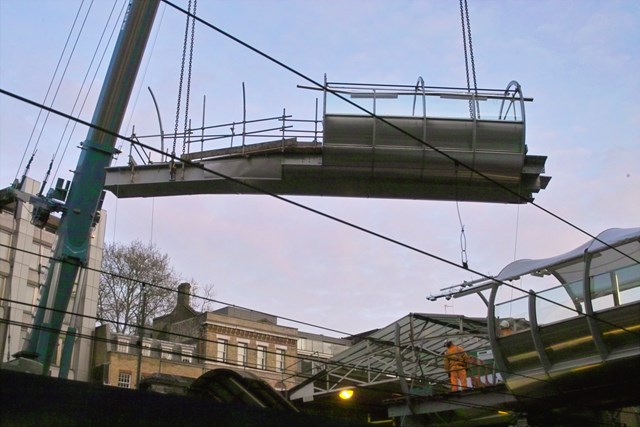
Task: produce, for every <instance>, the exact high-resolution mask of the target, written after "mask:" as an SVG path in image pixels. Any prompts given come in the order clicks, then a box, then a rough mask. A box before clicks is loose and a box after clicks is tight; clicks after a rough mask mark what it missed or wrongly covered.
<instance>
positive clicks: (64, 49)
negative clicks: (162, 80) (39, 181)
mask: <svg viewBox="0 0 640 427" xmlns="http://www.w3.org/2000/svg"><path fill="white" fill-rule="evenodd" d="M83 5H84V0H82V2H81V3H80V6H79V7H78V12H76V16H75V18H74V20H73V24H72V25H71V29H70V30H69V34H68V35H67V40H66V41H65V43H64V47H63V48H62V53H61V54H60V58H58V63H57V64H56V69H55V71H54V72H53V75H52V76H51V81H50V82H49V87H48V88H47V92H46V94H45V96H44V100H43V101H42V103H43V104H44V103H46V102H47V98H48V97H49V92H50V91H51V88H52V87H53V82H54V81H55V77H56V75H57V74H58V69H59V68H60V64H61V63H62V59H63V58H64V52H65V51H66V50H67V46H68V45H69V40H71V35H72V34H73V30H74V28H75V27H76V23H77V22H78V17H79V16H80V12H81V11H82V6H83ZM52 105H53V102H52ZM41 114H42V110H40V111H38V116H37V117H36V121H35V123H34V124H33V128H32V129H31V135H29V140H28V141H27V145H26V146H25V148H24V152H23V154H22V158H21V159H20V163H19V164H18V169H17V170H16V178H17V177H18V173H20V168H22V163H23V162H24V158H25V156H26V154H27V151H28V150H29V147H30V146H31V141H32V140H33V135H34V134H35V132H36V128H37V127H38V122H39V121H40V116H41ZM43 126H44V125H43ZM37 145H38V144H37V143H36V146H35V147H34V149H33V152H34V154H35V152H36V151H37V149H38V146H37ZM32 158H33V156H32Z"/></svg>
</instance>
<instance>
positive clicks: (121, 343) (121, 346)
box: [117, 338, 129, 353]
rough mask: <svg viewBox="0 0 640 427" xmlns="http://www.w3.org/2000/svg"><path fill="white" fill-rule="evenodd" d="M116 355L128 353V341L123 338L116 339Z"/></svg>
mask: <svg viewBox="0 0 640 427" xmlns="http://www.w3.org/2000/svg"><path fill="white" fill-rule="evenodd" d="M117 351H118V353H129V341H128V340H127V339H124V338H118V348H117Z"/></svg>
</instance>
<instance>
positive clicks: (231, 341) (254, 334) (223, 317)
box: [94, 283, 349, 391]
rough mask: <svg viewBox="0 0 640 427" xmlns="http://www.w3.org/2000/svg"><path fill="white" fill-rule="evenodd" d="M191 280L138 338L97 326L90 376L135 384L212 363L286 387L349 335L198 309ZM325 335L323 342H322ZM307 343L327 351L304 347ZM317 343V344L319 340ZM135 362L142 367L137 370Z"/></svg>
mask: <svg viewBox="0 0 640 427" xmlns="http://www.w3.org/2000/svg"><path fill="white" fill-rule="evenodd" d="M189 293H190V285H189V284H188V283H183V284H182V285H180V288H179V294H178V300H177V304H176V307H175V308H174V310H173V311H172V312H171V313H169V314H167V315H165V316H161V317H158V318H156V319H154V322H153V325H152V327H151V328H150V332H147V333H146V334H145V337H144V338H143V339H142V340H140V339H139V338H138V337H134V336H127V335H121V334H115V333H113V332H111V331H110V329H109V327H108V326H107V325H105V326H101V327H100V328H98V329H97V330H96V344H95V351H94V369H95V375H94V379H95V380H96V381H99V382H102V383H104V384H109V385H115V386H120V387H128V388H136V387H137V386H138V379H140V380H142V379H144V378H146V377H149V376H151V375H153V374H164V375H177V376H181V377H189V378H197V377H199V376H200V375H202V374H204V373H205V372H207V371H210V370H212V369H216V368H231V369H234V370H240V371H245V372H249V373H252V374H254V375H256V376H258V377H259V378H261V379H263V380H264V381H266V382H267V383H268V384H269V385H271V386H272V387H274V388H275V389H276V390H279V391H286V390H290V389H291V388H293V387H294V386H296V385H297V384H299V383H300V382H301V381H302V380H303V379H304V378H305V377H307V376H309V375H311V370H312V363H320V362H321V361H322V360H324V359H328V358H329V357H331V356H332V355H333V353H335V352H339V351H342V350H344V349H346V348H347V347H348V345H349V341H348V340H344V339H339V338H330V337H323V336H322V335H315V334H308V333H304V332H300V331H298V329H296V328H292V327H289V326H282V325H278V322H277V317H276V316H273V315H269V314H265V313H261V312H257V311H252V310H246V309H241V308H237V307H224V308H221V309H219V310H215V311H209V312H204V313H199V312H197V311H195V310H193V309H192V308H191V306H190V301H189ZM323 339H324V340H325V341H326V342H327V344H325V345H324V347H323V342H322V341H323ZM310 342H316V344H315V346H316V347H319V348H320V349H321V350H322V349H323V348H324V350H326V351H321V352H317V351H316V353H315V354H314V355H312V353H313V351H308V350H306V349H307V348H313V344H311V347H309V343H310ZM318 343H319V344H318ZM138 366H140V369H139V370H138Z"/></svg>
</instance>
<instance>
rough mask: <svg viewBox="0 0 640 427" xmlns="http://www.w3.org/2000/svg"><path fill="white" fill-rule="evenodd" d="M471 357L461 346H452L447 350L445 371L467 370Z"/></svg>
mask: <svg viewBox="0 0 640 427" xmlns="http://www.w3.org/2000/svg"><path fill="white" fill-rule="evenodd" d="M468 359H469V356H467V353H465V352H464V349H463V348H462V347H460V346H459V345H452V346H451V347H449V348H447V352H446V354H445V356H444V370H445V371H447V372H449V371H453V370H459V369H467V365H468Z"/></svg>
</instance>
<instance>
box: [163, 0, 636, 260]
mask: <svg viewBox="0 0 640 427" xmlns="http://www.w3.org/2000/svg"><path fill="white" fill-rule="evenodd" d="M162 2H164V3H166V4H168V5H169V6H171V7H172V8H174V9H176V10H177V11H179V12H182V13H183V14H185V15H187V16H190V17H191V18H192V19H194V20H197V21H198V22H200V23H201V24H203V25H204V26H206V27H208V28H210V29H212V30H214V31H216V32H218V33H219V34H221V35H223V36H225V37H227V38H229V39H230V40H233V41H234V42H236V43H238V44H240V45H241V46H243V47H245V48H247V49H249V50H251V51H252V52H254V53H256V54H258V55H259V56H262V57H263V58H265V59H267V60H269V61H271V62H273V63H274V64H276V65H278V66H280V67H282V68H284V69H285V70H287V71H289V72H291V73H293V74H295V75H296V76H298V77H300V78H302V79H303V80H306V81H307V82H309V83H311V84H312V85H314V86H315V87H316V88H318V89H321V90H325V91H327V92H329V93H331V94H332V95H334V96H336V97H338V98H340V99H341V100H343V101H344V102H346V103H348V104H350V105H351V106H353V107H355V108H356V109H358V110H360V111H362V112H364V113H365V114H367V115H368V116H370V117H373V118H374V119H375V120H377V121H380V122H382V123H384V124H385V125H387V126H389V127H391V128H393V129H395V130H396V131H398V132H400V133H402V134H403V135H405V136H407V137H409V138H411V139H413V140H414V141H416V142H419V143H421V144H422V145H424V146H426V147H428V148H430V149H432V150H434V151H435V152H436V153H438V154H440V155H442V156H444V157H445V158H447V159H449V160H451V161H452V162H454V163H456V162H457V163H458V164H460V165H462V166H464V167H465V168H466V169H467V170H469V171H470V172H473V173H475V174H477V175H478V176H480V177H482V178H484V179H485V180H487V181H489V182H490V183H492V184H494V185H495V186H497V187H499V188H501V189H503V190H505V191H506V192H508V193H510V194H511V195H514V196H516V197H517V198H518V199H520V200H523V201H525V202H526V203H530V204H531V205H533V206H535V207H536V208H538V209H540V210H542V211H543V212H545V213H547V214H548V215H551V216H552V217H554V218H556V219H557V220H559V221H561V222H563V223H565V224H566V225H568V226H570V227H572V228H574V229H575V230H577V231H579V232H581V233H583V234H585V235H587V236H589V237H590V238H592V239H594V240H597V241H599V242H600V243H602V244H603V245H605V246H609V245H608V244H607V243H606V242H603V241H601V240H600V239H598V237H597V236H594V235H592V234H591V233H589V232H588V231H586V230H584V229H582V228H580V227H578V226H577V225H575V224H573V223H572V222H570V221H568V220H565V219H564V218H562V217H561V216H559V215H557V214H555V213H553V212H552V211H550V210H548V209H546V208H544V207H542V206H541V205H539V204H537V203H535V202H533V201H532V200H529V199H528V198H526V197H524V196H522V195H521V194H519V193H516V192H515V191H513V190H512V189H510V188H508V187H507V186H505V185H503V184H501V183H500V182H498V181H496V180H495V179H493V178H491V177H490V176H488V175H486V174H485V173H482V172H480V171H478V170H476V169H475V168H474V167H472V166H469V165H468V164H466V163H464V162H461V161H459V160H457V159H455V158H454V157H453V156H451V155H449V154H447V153H446V152H444V151H442V150H441V149H439V148H437V147H436V146H434V145H432V144H430V143H428V142H427V141H424V140H421V139H420V138H417V137H416V136H415V135H412V134H410V133H409V132H408V131H406V130H404V129H402V128H401V127H399V126H397V125H395V124H394V123H391V122H389V121H388V120H386V119H385V118H383V117H380V116H377V115H376V114H374V113H373V112H371V111H369V110H367V109H366V108H364V107H362V106H360V105H358V104H356V103H355V102H353V101H351V100H350V99H348V98H346V97H345V96H343V95H341V94H340V93H339V92H336V91H334V90H331V89H329V88H327V87H325V86H324V85H323V84H321V83H319V82H317V81H315V80H314V79H312V78H311V77H308V76H307V75H305V74H303V73H302V72H300V71H298V70H296V69H295V68H293V67H290V66H288V65H286V64H285V63H284V62H282V61H280V60H278V59H276V58H274V57H273V56H271V55H269V54H267V53H265V52H263V51H261V50H260V49H258V48H256V47H254V46H252V45H251V44H249V43H247V42H244V41H242V40H241V39H239V38H237V37H235V36H233V35H231V34H230V33H228V32H226V31H224V30H222V29H221V28H219V27H217V26H215V25H213V24H211V23H210V22H208V21H206V20H204V19H202V18H200V17H198V16H196V15H194V14H192V13H191V12H190V11H188V10H185V9H183V8H181V7H179V6H177V5H176V4H174V3H172V2H170V1H169V0H162ZM609 247H610V248H611V246H609ZM611 249H614V248H611ZM623 255H625V254H623ZM625 256H628V255H625ZM632 259H633V258H632ZM634 261H636V262H639V261H638V260H635V259H634Z"/></svg>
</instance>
